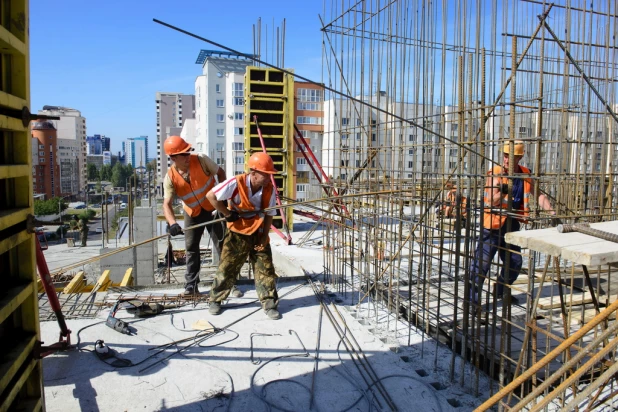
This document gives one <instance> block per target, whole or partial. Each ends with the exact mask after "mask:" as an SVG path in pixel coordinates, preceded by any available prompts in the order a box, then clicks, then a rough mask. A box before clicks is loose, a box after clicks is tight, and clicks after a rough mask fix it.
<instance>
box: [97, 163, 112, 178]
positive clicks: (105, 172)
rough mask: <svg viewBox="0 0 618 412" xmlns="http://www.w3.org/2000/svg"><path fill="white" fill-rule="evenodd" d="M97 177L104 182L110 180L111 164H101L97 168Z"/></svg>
mask: <svg viewBox="0 0 618 412" xmlns="http://www.w3.org/2000/svg"><path fill="white" fill-rule="evenodd" d="M99 179H100V180H104V181H106V182H108V181H111V180H112V166H111V165H103V166H102V167H101V170H99Z"/></svg>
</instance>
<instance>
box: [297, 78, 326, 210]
mask: <svg viewBox="0 0 618 412" xmlns="http://www.w3.org/2000/svg"><path fill="white" fill-rule="evenodd" d="M323 117H324V88H323V87H322V86H318V85H316V84H313V83H307V82H294V123H295V124H296V125H297V127H298V130H300V132H301V133H302V135H303V137H304V139H305V142H306V143H307V146H308V148H302V147H298V145H296V144H295V145H294V167H295V169H294V170H295V181H294V198H295V199H296V200H298V201H303V200H307V199H309V198H318V197H320V196H321V195H322V193H320V190H321V188H320V185H319V181H318V180H317V178H316V177H315V175H314V173H313V172H312V171H311V168H310V165H308V164H307V160H306V158H305V156H303V154H302V153H301V150H302V151H305V152H307V151H308V150H307V149H310V150H311V152H312V153H313V154H314V155H315V156H316V158H317V160H318V162H321V153H322V135H323V133H324V124H323ZM308 119H309V120H308ZM316 170H317V169H316Z"/></svg>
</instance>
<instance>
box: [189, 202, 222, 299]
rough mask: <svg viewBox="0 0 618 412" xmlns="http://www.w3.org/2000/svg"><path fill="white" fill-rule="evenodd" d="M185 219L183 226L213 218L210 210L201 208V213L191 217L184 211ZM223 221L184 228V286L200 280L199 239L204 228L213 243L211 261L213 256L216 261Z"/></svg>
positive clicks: (193, 284)
mask: <svg viewBox="0 0 618 412" xmlns="http://www.w3.org/2000/svg"><path fill="white" fill-rule="evenodd" d="M184 215H185V221H184V227H185V228H187V227H190V226H193V225H199V224H200V223H206V222H210V221H211V220H213V219H214V217H213V215H212V212H209V211H207V210H204V209H202V211H201V213H200V214H199V215H197V216H195V217H191V216H189V215H188V214H187V212H184ZM224 223H225V222H217V223H213V224H211V225H207V226H201V227H198V228H196V229H191V230H186V231H184V232H185V249H186V253H187V272H186V273H185V288H187V287H189V286H193V287H194V286H196V285H197V284H198V282H199V281H200V266H201V260H200V240H201V239H202V235H203V234H204V229H206V230H208V234H209V235H210V239H211V241H212V244H213V248H212V256H213V263H214V262H215V258H216V260H217V263H218V259H219V256H220V255H221V244H222V242H223V235H224V231H225V230H226V229H225V225H224Z"/></svg>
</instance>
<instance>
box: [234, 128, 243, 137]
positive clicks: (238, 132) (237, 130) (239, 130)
mask: <svg viewBox="0 0 618 412" xmlns="http://www.w3.org/2000/svg"><path fill="white" fill-rule="evenodd" d="M244 130H245V128H244V127H235V128H234V136H242V135H243V134H244Z"/></svg>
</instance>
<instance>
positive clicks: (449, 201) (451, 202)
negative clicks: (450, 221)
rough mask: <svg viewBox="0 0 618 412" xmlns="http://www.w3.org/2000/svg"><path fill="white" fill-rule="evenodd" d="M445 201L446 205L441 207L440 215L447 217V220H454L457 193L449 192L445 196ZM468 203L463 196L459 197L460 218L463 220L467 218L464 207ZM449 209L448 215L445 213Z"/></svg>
mask: <svg viewBox="0 0 618 412" xmlns="http://www.w3.org/2000/svg"><path fill="white" fill-rule="evenodd" d="M444 200H445V201H446V204H445V205H444V206H442V214H443V215H444V216H445V217H447V218H454V217H455V216H456V215H457V212H456V211H455V206H457V191H456V190H451V191H449V192H448V193H447V195H446V199H444ZM467 203H468V198H467V197H465V196H461V203H460V206H461V217H462V218H463V219H465V218H467V216H468V211H467V209H466V205H467ZM449 207H450V209H451V210H450V213H448V215H447V213H446V211H447V209H448V208H449Z"/></svg>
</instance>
